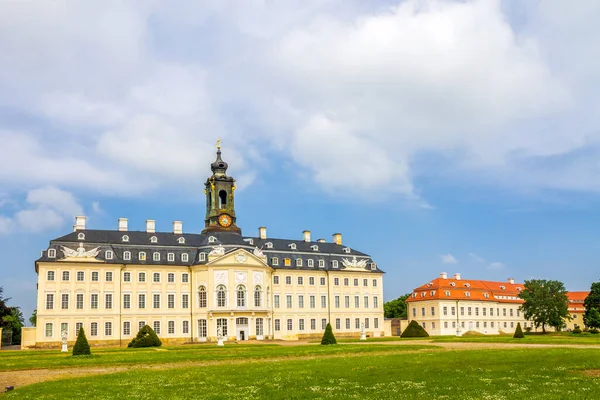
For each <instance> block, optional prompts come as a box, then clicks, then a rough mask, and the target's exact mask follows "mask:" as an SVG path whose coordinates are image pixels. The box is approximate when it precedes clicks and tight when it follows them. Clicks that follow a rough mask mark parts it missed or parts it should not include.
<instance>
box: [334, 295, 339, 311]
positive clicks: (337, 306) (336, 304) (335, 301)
mask: <svg viewBox="0 0 600 400" xmlns="http://www.w3.org/2000/svg"><path fill="white" fill-rule="evenodd" d="M334 304H335V308H340V296H335V297H334Z"/></svg>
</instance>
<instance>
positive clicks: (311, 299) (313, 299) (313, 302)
mask: <svg viewBox="0 0 600 400" xmlns="http://www.w3.org/2000/svg"><path fill="white" fill-rule="evenodd" d="M308 301H309V303H310V308H315V307H316V297H315V296H314V295H310V296H309V298H308Z"/></svg>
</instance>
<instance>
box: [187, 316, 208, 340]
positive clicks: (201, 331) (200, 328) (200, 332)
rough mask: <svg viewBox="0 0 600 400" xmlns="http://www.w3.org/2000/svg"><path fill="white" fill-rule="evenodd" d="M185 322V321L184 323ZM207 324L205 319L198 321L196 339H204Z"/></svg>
mask: <svg viewBox="0 0 600 400" xmlns="http://www.w3.org/2000/svg"><path fill="white" fill-rule="evenodd" d="M186 322H187V321H186ZM206 328H207V324H206V320H205V319H199V320H198V337H201V338H206V335H207V329H206Z"/></svg>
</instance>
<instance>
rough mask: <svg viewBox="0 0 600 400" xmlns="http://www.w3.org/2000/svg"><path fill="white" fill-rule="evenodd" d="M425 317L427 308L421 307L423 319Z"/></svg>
mask: <svg viewBox="0 0 600 400" xmlns="http://www.w3.org/2000/svg"><path fill="white" fill-rule="evenodd" d="M424 316H425V307H421V317H424Z"/></svg>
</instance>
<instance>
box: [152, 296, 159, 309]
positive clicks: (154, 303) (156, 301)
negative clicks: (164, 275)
mask: <svg viewBox="0 0 600 400" xmlns="http://www.w3.org/2000/svg"><path fill="white" fill-rule="evenodd" d="M152 308H160V294H158V293H154V294H153V295H152Z"/></svg>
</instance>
